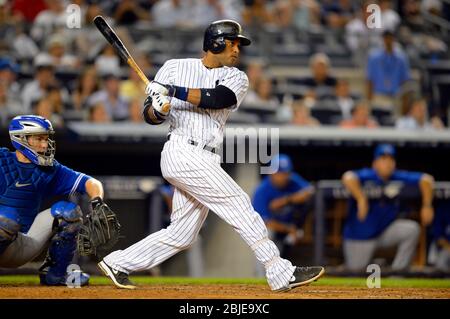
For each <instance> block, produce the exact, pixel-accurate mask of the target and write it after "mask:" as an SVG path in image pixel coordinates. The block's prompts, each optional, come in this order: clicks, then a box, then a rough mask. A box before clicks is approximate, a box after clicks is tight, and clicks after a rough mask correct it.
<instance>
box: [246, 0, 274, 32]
mask: <svg viewBox="0 0 450 319" xmlns="http://www.w3.org/2000/svg"><path fill="white" fill-rule="evenodd" d="M244 5H245V6H244V9H243V10H242V20H243V22H244V24H245V25H246V26H249V27H251V26H254V27H257V28H259V27H261V26H264V25H268V24H273V23H274V19H273V16H272V13H271V11H270V9H269V7H268V4H267V1H266V0H245V1H244Z"/></svg>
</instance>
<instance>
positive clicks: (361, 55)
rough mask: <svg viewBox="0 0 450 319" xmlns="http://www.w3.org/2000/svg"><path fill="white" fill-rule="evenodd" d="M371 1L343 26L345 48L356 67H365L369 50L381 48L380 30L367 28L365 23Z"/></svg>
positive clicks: (369, 13)
mask: <svg viewBox="0 0 450 319" xmlns="http://www.w3.org/2000/svg"><path fill="white" fill-rule="evenodd" d="M370 4H373V1H366V2H365V3H364V4H363V5H362V7H361V9H360V10H358V11H357V12H356V13H355V16H354V17H353V19H352V20H350V21H349V22H348V23H347V24H346V25H345V40H346V43H347V47H348V48H349V49H350V50H351V51H352V55H353V58H354V60H355V62H356V63H357V64H358V65H365V63H366V62H367V54H368V52H369V51H370V50H371V49H374V48H377V47H380V46H382V44H383V41H382V38H381V32H382V31H381V30H382V29H378V28H369V27H368V26H367V21H368V19H369V16H370V15H371V11H368V10H367V6H368V5H370Z"/></svg>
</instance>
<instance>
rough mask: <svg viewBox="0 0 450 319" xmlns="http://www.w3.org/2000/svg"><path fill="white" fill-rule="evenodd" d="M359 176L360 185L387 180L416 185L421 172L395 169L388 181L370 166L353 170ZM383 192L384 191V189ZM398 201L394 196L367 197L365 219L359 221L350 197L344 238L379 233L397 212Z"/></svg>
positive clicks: (363, 236)
mask: <svg viewBox="0 0 450 319" xmlns="http://www.w3.org/2000/svg"><path fill="white" fill-rule="evenodd" d="M353 173H355V174H356V176H357V177H358V178H359V181H360V183H361V187H364V185H365V184H367V183H371V184H372V185H374V186H381V187H384V186H386V185H387V184H388V183H389V182H402V183H403V184H405V185H418V184H419V182H420V179H421V178H422V175H423V173H419V172H408V171H402V170H395V171H394V173H393V174H392V176H391V177H390V179H389V180H388V181H386V182H385V181H383V180H382V179H381V178H380V177H379V176H378V175H377V173H376V172H375V170H374V169H372V168H364V169H361V170H357V171H353ZM384 193H385V191H384ZM399 208H400V207H399V202H398V200H397V198H395V197H392V198H390V197H387V196H383V197H382V198H377V199H370V198H369V212H368V214H367V217H366V219H365V220H364V221H363V222H361V221H360V220H359V219H358V217H357V210H358V208H357V204H356V201H355V200H354V199H353V198H352V199H351V200H350V205H349V214H348V218H347V221H346V223H345V226H344V238H346V239H356V240H358V239H360V240H364V239H371V238H375V237H377V236H378V235H380V234H381V233H382V232H383V231H384V230H385V229H386V227H387V226H389V224H390V223H392V222H393V221H394V220H395V219H396V218H397V214H398V213H399Z"/></svg>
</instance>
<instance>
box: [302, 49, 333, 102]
mask: <svg viewBox="0 0 450 319" xmlns="http://www.w3.org/2000/svg"><path fill="white" fill-rule="evenodd" d="M309 67H310V70H311V74H312V76H311V77H308V78H306V79H305V80H304V85H305V86H306V87H308V92H307V93H306V96H308V97H311V98H314V99H320V98H321V97H324V96H327V95H328V96H329V95H333V93H334V89H335V86H336V82H337V81H336V78H335V77H333V76H332V75H331V74H330V68H331V63H330V59H329V58H328V56H327V55H326V54H325V53H316V54H314V55H313V56H312V57H311V58H310V60H309Z"/></svg>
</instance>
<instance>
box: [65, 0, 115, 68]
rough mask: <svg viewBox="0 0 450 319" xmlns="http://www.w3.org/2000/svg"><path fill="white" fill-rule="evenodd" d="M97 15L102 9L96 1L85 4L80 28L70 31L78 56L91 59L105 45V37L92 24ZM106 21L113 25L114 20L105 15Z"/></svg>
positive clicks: (101, 13)
mask: <svg viewBox="0 0 450 319" xmlns="http://www.w3.org/2000/svg"><path fill="white" fill-rule="evenodd" d="M98 15H103V16H105V14H104V13H103V11H102V10H101V8H100V6H99V5H98V4H96V3H91V4H89V5H88V6H87V8H86V12H85V14H84V15H82V20H81V23H82V26H83V27H82V28H81V29H73V30H71V33H72V34H73V37H74V44H75V51H76V52H77V55H78V56H79V57H82V58H83V59H85V60H88V61H93V60H95V57H97V55H99V53H101V51H102V50H103V49H104V47H105V38H104V37H103V35H102V34H101V33H100V32H98V29H97V27H96V26H95V25H94V22H93V21H94V18H95V17H96V16H98ZM105 19H106V21H107V22H108V23H109V24H110V25H113V26H114V21H112V20H111V19H108V17H107V16H105Z"/></svg>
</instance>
